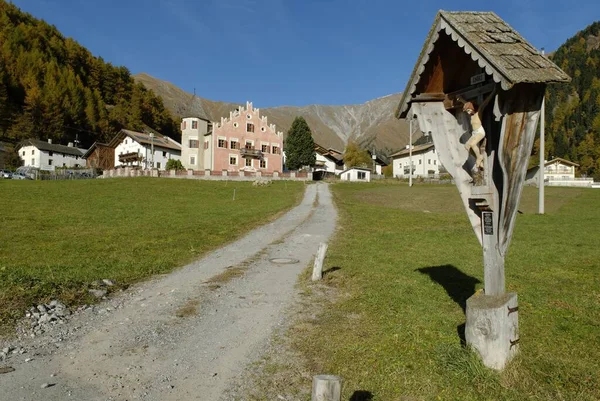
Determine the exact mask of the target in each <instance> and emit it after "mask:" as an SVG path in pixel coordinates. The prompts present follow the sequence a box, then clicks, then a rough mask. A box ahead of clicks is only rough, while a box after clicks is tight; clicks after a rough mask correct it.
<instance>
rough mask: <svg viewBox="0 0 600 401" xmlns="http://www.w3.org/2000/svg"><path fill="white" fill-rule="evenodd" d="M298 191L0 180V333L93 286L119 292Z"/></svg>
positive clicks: (283, 204)
mask: <svg viewBox="0 0 600 401" xmlns="http://www.w3.org/2000/svg"><path fill="white" fill-rule="evenodd" d="M303 187H304V185H303V184H302V183H297V182H288V183H284V182H275V183H273V185H271V186H268V187H253V186H252V185H251V183H226V182H221V181H219V182H209V181H192V180H172V179H150V178H136V179H112V180H73V181H12V180H0V205H2V206H1V207H0V227H1V229H0V325H1V326H3V327H4V329H5V330H6V328H7V327H8V326H10V324H11V323H12V321H13V320H14V318H15V317H18V316H21V315H22V313H23V311H24V309H25V308H26V307H28V306H30V305H31V304H33V303H34V302H39V301H41V300H48V299H50V298H56V297H58V298H61V299H63V300H64V301H66V302H68V303H80V302H87V301H90V299H89V298H88V295H87V287H88V285H89V284H90V283H91V282H92V281H94V280H98V279H102V278H109V279H111V280H114V281H115V282H117V283H118V284H119V286H127V285H128V284H130V283H133V282H135V281H138V280H141V279H143V278H145V277H148V276H150V275H153V274H159V273H166V272H169V271H171V270H172V269H173V268H175V267H178V266H181V265H183V264H185V263H186V262H190V261H191V260H193V259H195V258H198V257H200V256H201V255H203V254H204V253H206V252H207V251H209V250H211V249H214V248H216V247H218V246H220V245H223V244H224V243H226V242H229V241H231V240H233V239H235V238H237V237H239V236H240V235H241V234H243V233H245V232H247V231H249V230H250V229H252V228H254V227H256V226H258V225H261V224H264V223H265V222H267V221H269V220H270V219H272V218H273V217H274V216H276V215H278V213H280V212H282V211H284V210H286V209H289V208H290V207H292V206H293V205H294V204H296V203H297V202H298V201H299V200H300V198H301V196H302V191H303ZM234 188H235V189H236V196H235V201H233V200H232V195H233V191H234Z"/></svg>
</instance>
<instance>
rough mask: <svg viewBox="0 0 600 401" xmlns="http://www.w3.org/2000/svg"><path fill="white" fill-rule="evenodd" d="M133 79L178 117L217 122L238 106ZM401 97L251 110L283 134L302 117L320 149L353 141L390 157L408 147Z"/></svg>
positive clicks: (147, 77) (150, 80) (147, 79)
mask: <svg viewBox="0 0 600 401" xmlns="http://www.w3.org/2000/svg"><path fill="white" fill-rule="evenodd" d="M133 77H134V79H135V80H136V81H137V82H141V83H143V84H144V86H146V88H148V89H151V90H152V91H153V92H154V93H155V94H157V95H158V96H160V97H161V98H162V99H163V102H164V104H165V107H167V108H168V109H169V110H170V111H171V113H172V114H174V115H175V116H177V117H184V116H197V117H204V118H207V119H209V120H211V121H218V120H220V119H221V117H227V116H229V112H230V111H231V110H234V109H235V108H236V107H238V106H239V105H238V104H236V103H230V102H222V101H213V100H209V99H205V98H202V97H200V96H197V95H194V94H191V93H189V92H186V91H184V90H182V89H181V88H178V87H177V86H176V85H174V84H172V83H169V82H166V81H162V80H160V79H158V78H155V77H152V76H150V75H148V74H144V73H141V74H136V75H134V76H133ZM400 96H401V94H400V93H396V94H392V95H388V96H384V97H380V98H377V99H374V100H371V101H368V102H366V103H363V104H357V105H343V106H329V105H314V104H313V105H309V106H302V107H297V106H280V107H271V108H261V107H260V105H259V104H254V107H257V108H260V109H261V112H262V114H263V115H266V116H267V117H268V119H269V122H271V123H274V124H276V125H277V128H278V129H279V130H281V131H283V132H284V133H285V132H287V130H288V129H289V127H290V126H291V124H292V121H293V120H294V118H295V117H296V116H302V117H304V118H305V119H306V121H307V122H308V124H309V126H310V128H311V130H312V131H313V137H314V139H315V142H317V143H318V144H319V145H321V146H324V147H331V148H335V149H338V150H340V151H343V149H344V147H345V145H346V143H347V142H348V141H349V140H355V141H357V142H358V143H359V144H361V146H363V147H364V148H367V149H369V150H378V151H383V152H384V153H387V154H390V153H391V152H392V151H394V150H397V149H400V148H402V147H404V146H405V145H406V144H407V143H408V125H407V124H406V123H405V122H404V121H400V120H398V119H396V118H395V116H394V112H395V110H396V107H397V106H398V103H399V102H400ZM248 100H250V101H251V100H252V99H248Z"/></svg>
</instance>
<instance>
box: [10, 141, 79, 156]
mask: <svg viewBox="0 0 600 401" xmlns="http://www.w3.org/2000/svg"><path fill="white" fill-rule="evenodd" d="M23 146H35V147H36V148H38V149H39V150H46V151H49V152H56V153H62V154H65V155H73V156H83V154H84V153H85V149H78V148H74V147H73V146H66V145H59V144H55V143H48V141H40V140H39V139H26V140H24V141H23V142H21V143H20V144H19V146H18V147H19V148H22V147H23Z"/></svg>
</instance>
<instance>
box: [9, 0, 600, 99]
mask: <svg viewBox="0 0 600 401" xmlns="http://www.w3.org/2000/svg"><path fill="white" fill-rule="evenodd" d="M13 3H14V4H16V5H17V6H19V7H20V8H21V9H22V10H24V11H26V12H29V13H31V14H32V15H34V16H35V17H37V18H42V19H44V20H46V21H47V22H48V23H50V24H53V25H55V26H56V27H57V28H58V29H59V30H60V31H61V32H62V33H63V34H64V35H66V36H70V37H73V38H74V39H75V40H77V41H78V42H79V43H81V44H82V45H83V46H85V47H87V48H88V49H89V50H90V51H91V52H92V53H93V54H94V55H96V56H101V57H103V58H104V59H105V60H106V61H110V62H111V63H113V64H115V65H124V66H126V67H127V68H129V69H130V71H131V72H132V73H134V74H135V73H139V72H146V73H148V74H150V75H153V76H155V77H158V78H160V79H163V80H166V81H169V82H172V83H174V84H175V85H177V86H179V87H181V88H182V89H184V90H186V91H188V92H193V90H194V88H196V93H197V94H198V95H199V96H202V97H206V98H209V99H212V100H223V101H230V102H236V103H244V102H245V101H246V100H250V101H253V102H254V104H255V105H256V106H257V107H271V106H283V105H295V106H303V105H307V104H313V103H318V104H355V103H363V102H365V101H368V100H371V99H374V98H377V97H381V96H385V95H388V94H391V93H395V92H401V91H403V90H404V87H405V85H406V81H407V79H408V77H409V75H410V73H411V71H412V68H413V66H414V64H415V62H416V59H417V56H418V54H419V52H420V49H421V46H422V45H423V41H424V40H425V36H426V35H427V32H428V30H429V28H430V27H431V24H432V23H433V19H434V17H435V14H436V12H437V11H438V10H439V9H443V10H450V11H455V10H470V11H494V12H496V13H497V14H498V15H499V16H500V17H501V18H503V19H504V20H505V21H507V22H508V23H509V24H510V25H511V26H512V27H513V28H515V29H516V30H517V31H519V32H520V33H521V34H522V35H523V36H524V37H525V38H526V39H527V40H529V41H530V42H531V43H532V44H533V45H534V46H536V47H537V48H542V47H545V48H546V51H551V50H554V49H556V48H557V47H558V46H560V45H561V44H562V43H563V42H564V41H565V40H566V39H568V38H569V37H571V36H572V35H574V34H575V33H576V32H577V31H580V30H582V29H583V28H585V27H586V26H587V25H589V24H590V23H592V22H593V21H594V19H600V5H599V4H600V3H599V2H598V1H597V0H581V1H578V2H576V3H575V2H572V1H560V2H559V1H556V0H549V1H541V0H507V1H504V2H498V3H496V4H497V5H496V6H494V7H489V6H486V7H481V6H480V5H479V4H481V3H478V2H474V1H470V2H466V1H458V0H457V1H452V2H442V1H429V0H418V1H411V2H404V1H399V0H345V1H344V0H120V1H117V0H103V1H87V0H86V1H82V0H13Z"/></svg>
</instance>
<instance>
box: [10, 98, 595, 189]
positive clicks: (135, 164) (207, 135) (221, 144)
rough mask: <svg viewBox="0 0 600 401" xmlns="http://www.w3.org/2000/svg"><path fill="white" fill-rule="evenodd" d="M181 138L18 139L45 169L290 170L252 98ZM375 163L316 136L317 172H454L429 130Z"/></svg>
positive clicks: (568, 181)
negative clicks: (171, 166)
mask: <svg viewBox="0 0 600 401" xmlns="http://www.w3.org/2000/svg"><path fill="white" fill-rule="evenodd" d="M180 128H181V143H179V142H177V141H175V140H173V139H172V138H169V137H168V136H164V135H161V134H160V133H159V132H156V131H154V130H151V129H149V128H148V129H146V130H145V131H144V132H138V131H133V130H129V129H122V130H121V131H119V132H118V133H117V134H116V135H115V136H114V137H113V138H112V139H111V140H110V141H109V142H107V143H102V142H95V143H94V144H92V146H91V147H90V148H89V149H82V148H80V147H78V146H77V144H74V143H69V144H67V145H62V144H56V143H53V142H52V140H51V139H48V140H47V141H42V140H37V139H28V140H25V141H23V142H21V143H20V144H19V145H18V146H17V151H18V155H19V157H20V159H21V162H22V164H23V166H27V167H28V168H29V167H31V168H35V169H39V170H45V171H56V169H61V168H62V169H65V168H66V169H69V168H73V169H77V168H89V169H99V170H112V169H115V168H117V169H118V168H122V167H132V168H139V169H145V170H148V169H155V170H166V169H167V163H168V161H169V160H176V161H180V162H181V164H182V166H183V167H184V169H186V170H193V171H202V170H203V171H207V172H210V171H212V172H223V171H226V172H228V173H240V172H247V173H250V174H252V173H254V174H256V173H262V174H266V175H272V174H274V173H277V172H283V171H285V170H286V169H285V151H284V140H283V132H281V131H278V130H277V127H276V126H275V124H272V123H269V122H268V118H267V116H265V115H261V113H260V109H258V108H255V107H254V106H253V104H252V102H246V105H245V106H239V107H237V108H236V109H235V110H231V111H230V113H229V117H226V118H225V117H224V118H221V120H220V121H218V122H213V121H210V119H208V118H206V117H204V116H188V117H185V118H183V119H182V120H181V127H180ZM369 154H370V155H371V156H372V159H373V164H372V166H362V167H354V168H348V167H347V166H346V165H345V163H344V154H343V152H342V151H340V150H337V149H333V148H326V147H324V146H321V145H319V144H315V158H316V162H315V165H314V166H312V173H313V179H322V178H325V177H328V176H329V177H338V178H339V179H340V180H343V181H363V182H369V181H371V179H372V178H373V177H382V176H383V167H385V166H387V165H388V160H389V163H390V164H391V165H392V176H393V177H394V178H398V179H408V178H409V177H410V175H411V174H412V177H413V178H425V179H439V178H444V177H446V176H447V171H446V169H445V168H444V166H443V165H442V163H441V162H440V159H439V157H438V152H437V151H436V149H435V145H434V143H433V141H432V140H431V138H429V137H427V136H421V137H420V138H418V139H417V141H416V142H413V143H412V144H407V145H406V146H405V148H404V149H401V150H399V151H397V152H395V153H392V154H391V155H390V156H389V159H388V158H385V157H382V156H381V155H376V154H373V153H371V152H369ZM577 167H578V165H577V164H576V163H573V162H570V161H568V160H564V159H560V158H556V159H552V160H550V161H547V162H546V163H545V166H544V171H545V174H544V175H545V177H546V178H545V182H546V185H547V186H584V187H589V186H592V184H593V179H591V178H576V177H575V171H576V168H577ZM538 170H539V167H538V166H535V167H532V168H530V169H529V170H528V172H527V181H526V183H527V184H529V185H537V184H538V183H537V178H538V174H537V172H538Z"/></svg>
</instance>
